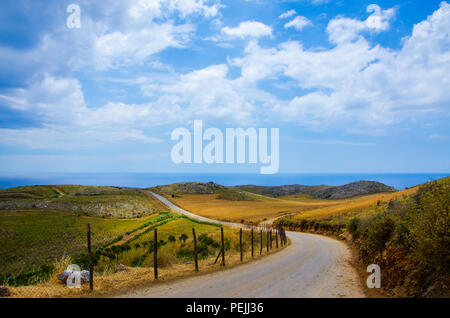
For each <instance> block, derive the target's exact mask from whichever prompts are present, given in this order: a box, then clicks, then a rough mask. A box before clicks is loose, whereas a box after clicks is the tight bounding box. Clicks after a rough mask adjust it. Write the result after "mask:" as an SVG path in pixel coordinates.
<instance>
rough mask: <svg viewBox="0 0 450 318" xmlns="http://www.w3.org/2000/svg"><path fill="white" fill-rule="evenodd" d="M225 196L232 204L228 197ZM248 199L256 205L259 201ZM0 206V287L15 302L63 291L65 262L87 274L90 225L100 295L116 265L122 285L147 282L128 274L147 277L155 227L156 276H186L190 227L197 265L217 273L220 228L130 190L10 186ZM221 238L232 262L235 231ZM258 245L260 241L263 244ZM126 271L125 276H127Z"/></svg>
mask: <svg viewBox="0 0 450 318" xmlns="http://www.w3.org/2000/svg"><path fill="white" fill-rule="evenodd" d="M230 194H231V197H230V196H229V195H230ZM217 195H220V193H218V194H217ZM225 195H226V196H227V199H231V200H234V199H235V195H236V193H226V194H225ZM237 195H238V196H241V195H242V194H241V193H237ZM250 196H251V197H254V198H255V199H257V200H261V198H260V197H261V196H259V195H256V194H250ZM240 198H241V197H239V199H240ZM262 199H263V200H265V198H262ZM269 201H270V200H269ZM226 202H235V201H228V200H226ZM236 202H237V201H236ZM242 202H244V201H242ZM245 202H248V201H245ZM252 202H255V203H259V202H260V201H252ZM0 207H1V209H0V285H7V286H10V287H11V289H12V291H13V295H15V296H18V297H35V296H39V295H40V296H43V295H44V296H45V295H50V294H52V295H58V294H59V293H62V294H65V293H66V292H67V290H66V289H67V288H65V289H64V288H63V289H62V288H61V287H62V286H63V285H62V284H61V283H60V282H59V281H58V280H57V279H56V275H57V274H59V273H61V272H62V271H63V270H65V269H66V268H67V266H68V265H69V264H77V265H79V266H80V267H81V268H82V269H87V268H88V257H87V254H86V228H87V224H88V223H90V224H91V232H92V246H93V252H94V263H95V273H96V274H95V275H96V277H97V279H98V280H97V282H104V283H105V285H104V288H105V290H103V291H100V292H101V293H103V292H105V291H106V290H109V291H111V290H117V288H116V287H117V286H110V285H109V284H110V283H111V281H110V280H109V277H116V278H117V277H118V275H117V274H120V273H115V269H116V267H117V266H118V265H119V264H123V265H125V266H126V268H127V272H126V273H122V276H120V275H119V276H120V277H123V275H125V276H127V275H128V279H134V280H137V281H140V282H144V281H147V282H148V279H149V277H147V278H146V279H144V280H143V279H137V278H136V277H135V276H133V275H135V274H137V273H147V271H148V268H151V267H152V266H153V246H154V234H153V230H154V229H155V228H157V229H158V265H159V268H160V269H161V271H162V273H163V274H162V275H163V277H167V278H171V277H179V276H184V275H190V274H192V261H193V251H194V246H193V235H192V229H193V228H195V230H196V233H197V240H198V252H199V259H200V263H201V264H202V266H205V267H207V268H205V269H204V270H207V271H209V270H215V269H218V268H217V266H218V265H217V264H214V259H215V257H216V256H217V253H218V252H219V249H220V226H218V225H217V224H211V223H205V222H199V221H196V220H192V219H189V218H187V217H185V216H182V215H178V214H175V213H172V212H169V211H167V208H166V207H164V206H163V205H161V204H160V203H159V201H156V199H154V198H153V197H152V196H149V195H148V194H147V193H145V192H144V191H141V190H138V189H119V188H114V187H85V186H34V187H21V188H13V189H6V190H1V191H0ZM23 207H27V208H23ZM105 207H106V208H105ZM111 207H112V210H111ZM143 207H144V208H147V210H145V209H144V210H143ZM105 211H106V212H105ZM130 212H131V213H130ZM224 233H225V248H226V253H225V254H226V258H227V262H231V263H232V264H237V263H239V262H238V261H237V260H236V256H237V255H238V254H239V229H235V228H229V227H225V228H224ZM243 239H244V244H243V246H244V254H245V255H246V256H245V258H246V259H247V260H248V259H249V257H248V254H249V253H250V233H249V232H248V231H244V233H243ZM265 240H266V237H265V236H264V241H263V244H266V241H265ZM255 242H256V239H255ZM219 263H220V262H219ZM130 273H133V274H132V275H131V276H129V274H130ZM119 279H120V278H119ZM123 284H125V285H133V284H134V282H133V281H129V282H128V283H127V282H126V281H125V280H124V282H123Z"/></svg>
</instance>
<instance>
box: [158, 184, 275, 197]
mask: <svg viewBox="0 0 450 318" xmlns="http://www.w3.org/2000/svg"><path fill="white" fill-rule="evenodd" d="M151 190H152V191H154V192H156V193H159V194H162V195H165V196H168V197H180V196H181V195H184V194H217V196H216V198H217V199H218V200H227V201H264V200H270V199H271V198H267V197H264V196H261V195H258V194H255V193H250V192H247V191H243V190H239V189H234V188H229V187H225V186H222V185H220V184H216V183H214V182H208V183H203V182H184V183H174V184H169V185H162V186H156V187H154V188H151Z"/></svg>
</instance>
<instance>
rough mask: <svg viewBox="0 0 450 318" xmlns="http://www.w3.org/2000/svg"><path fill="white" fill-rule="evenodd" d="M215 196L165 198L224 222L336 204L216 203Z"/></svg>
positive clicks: (289, 202)
mask: <svg viewBox="0 0 450 318" xmlns="http://www.w3.org/2000/svg"><path fill="white" fill-rule="evenodd" d="M217 196H218V195H217V194H184V195H178V197H176V198H171V197H167V198H168V199H169V200H171V201H172V202H174V203H175V204H177V205H178V206H181V207H182V208H184V209H186V210H188V211H190V212H192V213H195V214H198V215H201V216H204V217H208V218H212V219H216V220H223V221H234V222H240V221H241V220H242V219H243V220H245V221H246V222H250V221H251V222H260V221H263V220H264V219H271V218H276V217H279V216H282V215H287V214H292V213H300V212H303V211H308V210H311V209H315V208H317V207H321V206H326V205H330V204H336V203H335V201H331V202H330V201H327V200H312V201H308V202H301V201H294V200H283V199H271V200H261V201H228V200H218V199H217Z"/></svg>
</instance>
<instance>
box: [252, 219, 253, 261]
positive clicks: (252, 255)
mask: <svg viewBox="0 0 450 318" xmlns="http://www.w3.org/2000/svg"><path fill="white" fill-rule="evenodd" d="M252 257H253V226H252Z"/></svg>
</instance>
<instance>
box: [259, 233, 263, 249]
mask: <svg viewBox="0 0 450 318" xmlns="http://www.w3.org/2000/svg"><path fill="white" fill-rule="evenodd" d="M262 232H263V231H262V230H261V246H260V248H259V255H261V254H262V250H263V239H262Z"/></svg>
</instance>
